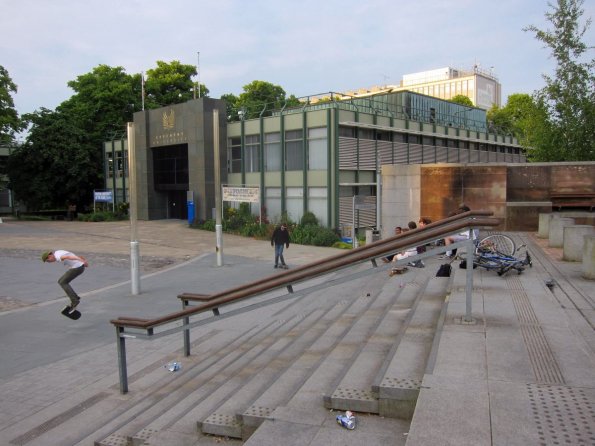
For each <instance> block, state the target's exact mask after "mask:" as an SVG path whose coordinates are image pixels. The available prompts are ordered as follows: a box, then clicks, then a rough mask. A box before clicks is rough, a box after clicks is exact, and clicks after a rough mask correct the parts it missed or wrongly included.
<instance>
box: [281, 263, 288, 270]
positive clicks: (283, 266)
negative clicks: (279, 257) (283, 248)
mask: <svg viewBox="0 0 595 446" xmlns="http://www.w3.org/2000/svg"><path fill="white" fill-rule="evenodd" d="M281 268H283V269H289V266H287V265H286V264H285V263H284V264H283V265H281Z"/></svg>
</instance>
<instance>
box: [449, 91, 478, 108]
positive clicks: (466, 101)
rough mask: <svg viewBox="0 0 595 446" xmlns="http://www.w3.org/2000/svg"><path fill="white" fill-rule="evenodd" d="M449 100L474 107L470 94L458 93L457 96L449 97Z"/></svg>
mask: <svg viewBox="0 0 595 446" xmlns="http://www.w3.org/2000/svg"><path fill="white" fill-rule="evenodd" d="M449 101H450V102H454V103H455V104H461V105H467V106H469V107H474V105H473V101H472V100H471V99H469V97H468V96H465V95H464V94H458V95H456V96H453V97H452V98H450V99H449Z"/></svg>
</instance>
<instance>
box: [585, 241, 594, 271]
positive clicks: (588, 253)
mask: <svg viewBox="0 0 595 446" xmlns="http://www.w3.org/2000/svg"><path fill="white" fill-rule="evenodd" d="M583 241H584V246H583V277H584V278H585V279H591V280H595V235H585V236H583Z"/></svg>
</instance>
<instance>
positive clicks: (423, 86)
mask: <svg viewBox="0 0 595 446" xmlns="http://www.w3.org/2000/svg"><path fill="white" fill-rule="evenodd" d="M398 91H412V92H415V93H420V94H424V95H427V96H433V97H435V98H439V99H445V100H449V99H452V98H453V97H455V96H458V95H463V96H467V97H468V98H469V99H471V102H472V103H473V105H475V106H476V107H478V108H482V109H484V110H489V109H490V108H492V106H493V105H497V106H498V107H500V106H501V103H502V99H501V96H502V87H501V86H500V83H499V82H498V79H497V78H496V77H495V76H494V74H493V71H492V70H491V69H490V70H484V69H482V68H480V67H479V65H475V66H474V67H473V68H472V69H469V70H461V69H456V68H451V67H444V68H438V69H435V70H429V71H421V72H419V73H411V74H405V75H404V76H403V79H402V80H401V82H400V84H399V85H387V86H385V87H374V88H371V89H369V90H365V89H364V90H358V91H353V92H347V93H346V96H353V97H362V96H367V95H376V94H379V93H391V92H398Z"/></svg>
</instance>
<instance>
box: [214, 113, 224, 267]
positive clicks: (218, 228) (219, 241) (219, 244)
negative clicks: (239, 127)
mask: <svg viewBox="0 0 595 446" xmlns="http://www.w3.org/2000/svg"><path fill="white" fill-rule="evenodd" d="M213 155H214V157H215V159H214V167H215V237H216V250H217V266H223V235H222V234H223V227H222V225H221V208H222V206H221V171H220V169H221V166H220V164H221V163H220V160H219V110H218V109H215V110H213Z"/></svg>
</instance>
